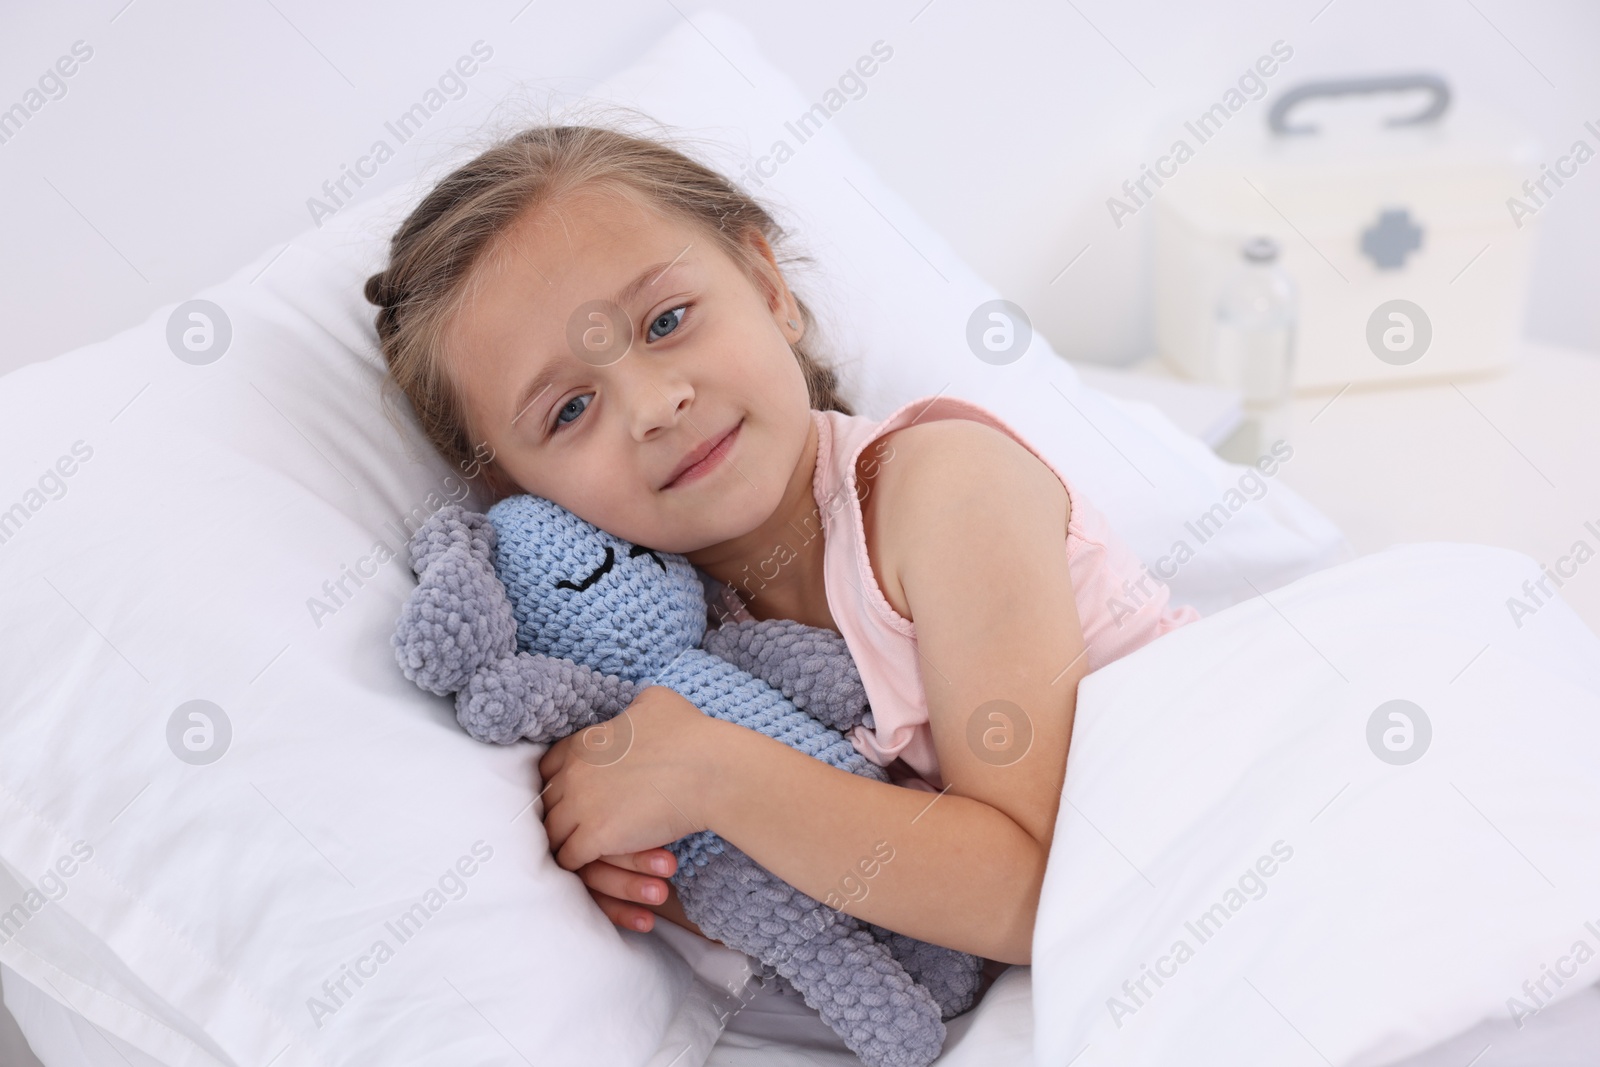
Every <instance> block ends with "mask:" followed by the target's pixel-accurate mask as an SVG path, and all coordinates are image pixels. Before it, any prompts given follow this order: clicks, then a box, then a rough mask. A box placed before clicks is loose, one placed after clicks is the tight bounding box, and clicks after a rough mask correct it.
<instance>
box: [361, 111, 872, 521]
mask: <svg viewBox="0 0 1600 1067" xmlns="http://www.w3.org/2000/svg"><path fill="white" fill-rule="evenodd" d="M595 183H607V184H610V185H612V186H614V187H620V188H621V189H623V190H627V191H632V192H636V193H638V194H640V195H641V196H642V198H643V199H645V200H646V201H647V202H649V203H651V204H654V205H658V206H659V207H660V208H661V209H662V211H663V212H664V213H666V214H669V215H671V216H673V217H676V218H680V219H683V220H685V221H688V222H690V223H692V224H696V225H698V226H700V227H701V228H702V229H704V230H705V231H706V233H707V234H708V235H709V236H710V237H711V238H712V239H713V240H714V241H715V242H716V244H717V246H718V247H720V248H721V249H722V250H723V251H724V252H725V253H727V254H728V255H729V257H730V258H732V259H733V260H734V262H736V263H738V264H739V265H740V266H741V267H742V268H743V269H744V270H745V272H746V274H747V275H749V276H750V278H751V280H752V281H753V282H757V283H758V284H759V280H758V277H757V274H756V271H757V270H758V266H757V263H756V258H759V257H758V254H757V253H756V251H755V249H754V247H753V246H752V244H751V243H750V234H751V233H752V231H753V232H754V233H757V234H759V235H760V236H761V237H763V238H764V239H765V240H766V242H767V244H768V247H769V248H771V249H773V250H774V251H773V254H774V258H775V259H779V261H780V262H784V263H789V262H806V259H805V257H803V256H797V255H792V254H789V255H783V256H781V258H780V256H779V253H778V251H777V250H778V249H780V248H781V247H782V245H783V242H784V240H785V238H786V237H787V233H786V231H785V230H784V229H783V228H782V227H781V226H780V225H779V224H778V223H777V222H776V221H775V220H774V219H773V217H772V215H771V214H769V213H768V211H767V210H766V209H765V208H764V207H763V206H762V205H761V204H760V203H758V202H757V201H756V200H755V199H753V198H752V197H750V196H748V195H746V194H745V193H744V192H743V191H741V190H740V189H739V188H738V187H737V186H735V185H734V184H733V183H732V182H730V181H728V180H727V179H726V178H724V177H723V176H722V175H721V174H719V173H717V172H716V171H715V170H713V169H711V168H709V167H707V166H704V165H702V164H701V163H699V162H696V161H695V160H694V159H691V158H690V157H689V156H687V155H685V154H684V153H683V152H680V151H679V150H677V149H676V148H673V147H671V146H670V145H668V144H666V143H664V141H663V140H658V139H654V138H649V137H636V136H633V135H631V134H628V133H623V132H620V131H617V130H613V129H607V128H604V127H600V126H592V125H538V126H532V127H529V128H527V129H523V130H521V131H520V132H518V133H515V134H512V135H510V136H508V137H505V138H503V139H501V140H499V141H498V142H496V143H494V144H493V145H491V146H490V147H489V148H488V149H486V150H485V151H484V152H482V153H481V154H480V155H478V156H477V157H476V158H475V159H473V160H472V161H471V162H469V163H467V164H465V165H464V166H461V167H459V168H458V169H456V170H455V171H453V172H452V173H450V174H449V175H448V176H446V177H445V178H444V179H443V180H442V181H440V182H439V183H438V184H437V185H436V186H435V187H434V188H433V189H432V191H430V192H429V193H428V195H427V196H425V197H424V198H423V199H422V202H421V203H420V204H418V205H417V207H416V208H415V209H414V210H413V211H412V212H411V214H410V215H409V216H407V217H406V220H405V221H404V222H403V223H401V224H400V227H399V229H398V230H396V231H395V234H394V236H393V238H392V239H391V240H390V243H389V263H388V266H387V267H385V268H384V269H383V270H381V271H379V272H378V273H376V274H374V275H372V276H371V277H370V278H368V279H367V284H366V288H365V293H366V298H367V300H369V301H370V302H371V303H373V304H376V305H377V306H378V308H379V310H378V313H377V317H376V325H377V329H378V341H379V344H380V346H381V348H382V350H383V356H384V360H385V361H386V363H387V364H388V368H389V376H388V378H387V379H386V381H385V390H384V394H385V398H386V400H387V399H390V398H392V393H393V390H395V389H398V391H399V392H400V393H403V394H404V395H405V397H406V398H407V399H408V400H409V401H410V402H411V407H412V410H413V411H414V412H415V414H416V417H417V420H418V422H419V423H420V425H421V428H422V432H423V434H424V435H425V436H426V437H427V439H428V441H429V443H430V444H431V445H432V446H433V447H434V448H435V449H436V450H437V451H438V452H439V454H440V455H441V456H443V457H444V459H445V460H447V461H448V462H450V463H451V464H452V465H453V466H456V467H458V468H459V469H461V470H463V471H471V473H470V474H468V477H469V478H474V477H476V476H477V475H478V474H485V475H487V478H486V479H485V481H486V483H487V487H488V488H489V489H490V491H491V493H492V494H493V495H505V494H507V493H514V492H516V491H517V490H516V489H515V488H514V487H513V486H511V485H510V483H509V480H508V479H506V478H504V475H503V472H501V471H500V470H499V469H498V468H497V467H496V466H495V465H494V464H493V462H492V459H491V460H490V463H489V465H487V466H485V465H483V464H482V462H481V461H482V459H483V458H484V457H482V456H481V455H480V454H479V453H478V452H477V451H475V449H474V445H473V443H472V441H471V440H470V437H469V429H468V423H467V416H466V410H465V408H464V406H463V404H462V398H461V395H460V392H459V390H458V389H457V388H456V386H455V385H454V383H453V382H452V381H451V379H450V377H449V376H448V374H447V373H446V367H445V362H444V359H443V341H444V338H445V334H446V330H447V328H448V326H449V323H450V322H451V320H452V318H453V317H454V315H455V314H456V312H457V311H458V310H459V308H460V306H461V304H462V302H463V299H464V297H465V296H466V295H467V291H468V288H469V283H470V282H471V280H472V278H473V270H474V267H475V266H476V265H477V263H478V261H479V260H480V259H481V258H482V257H483V255H484V253H485V251H486V250H487V249H488V248H490V247H491V245H492V244H493V243H494V240H495V238H496V237H497V236H498V235H500V234H501V233H503V232H504V231H505V230H506V229H507V227H508V226H510V225H511V223H512V222H513V221H514V220H515V219H516V218H517V217H518V216H520V215H521V214H522V213H523V212H524V211H527V210H529V209H531V208H533V207H534V206H535V205H542V204H548V203H551V202H552V201H555V200H557V199H559V198H561V197H563V196H565V195H567V194H570V193H572V192H573V191H575V190H578V189H581V188H585V187H588V186H590V185H593V184H595ZM795 303H796V304H797V305H798V307H799V309H800V319H801V323H802V326H803V329H802V340H801V341H799V342H796V343H794V344H793V345H791V347H792V348H793V350H794V355H795V359H796V360H798V361H799V364H800V369H801V371H802V373H803V375H804V377H805V382H806V389H807V392H808V394H809V397H810V403H811V407H813V408H815V409H817V410H823V411H826V410H833V411H839V412H843V413H844V414H846V415H849V414H854V412H853V411H852V409H851V407H850V405H849V404H848V402H847V401H846V400H845V398H844V397H843V395H842V394H841V391H840V385H839V380H838V375H837V374H836V373H835V372H834V370H833V368H832V367H831V366H830V365H829V364H828V363H826V362H824V361H823V360H821V359H820V358H819V357H818V356H817V355H816V353H815V352H813V351H812V350H811V348H810V347H809V345H808V344H807V341H808V339H810V338H813V337H815V336H817V334H818V330H817V323H816V320H815V318H814V316H813V315H812V313H811V310H810V309H809V308H808V307H807V306H806V304H805V302H804V301H802V300H801V299H800V298H799V296H797V295H796V296H795Z"/></svg>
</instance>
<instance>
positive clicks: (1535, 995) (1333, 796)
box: [1033, 544, 1600, 1067]
mask: <svg viewBox="0 0 1600 1067" xmlns="http://www.w3.org/2000/svg"><path fill="white" fill-rule="evenodd" d="M1540 577H1541V575H1540V573H1539V571H1538V569H1537V568H1536V567H1535V566H1534V564H1533V563H1532V561H1531V560H1529V559H1528V558H1527V557H1525V556H1521V555H1519V554H1516V553H1513V552H1508V551H1505V550H1501V549H1492V548H1484V547H1478V546H1470V545H1453V544H1427V545H1407V546H1401V547H1399V548H1394V549H1390V550H1388V551H1386V552H1382V553H1379V554H1377V555H1374V556H1369V557H1366V558H1363V559H1360V560H1357V561H1355V562H1352V563H1348V564H1344V565H1341V566H1338V567H1335V568H1332V569H1329V570H1326V571H1323V572H1321V573H1318V574H1315V575H1312V576H1310V577H1308V578H1304V579H1302V580H1300V581H1298V582H1296V583H1294V584H1292V585H1290V586H1288V587H1286V588H1283V589H1280V590H1277V591H1275V592H1272V593H1269V594H1268V597H1267V598H1266V599H1256V600H1252V601H1249V602H1246V603H1244V604H1240V605H1237V606H1235V607H1233V608H1230V609H1228V610H1226V611H1222V612H1219V613H1217V614H1216V615H1213V616H1211V617H1209V618H1207V619H1204V620H1202V621H1200V622H1198V623H1195V624H1193V625H1191V626H1189V627H1186V628H1185V629H1183V630H1180V631H1178V632H1176V633H1174V634H1171V635H1169V636H1167V637H1165V638H1162V639H1161V640H1160V641H1157V642H1155V643H1153V644H1151V645H1149V646H1147V647H1145V648H1144V649H1142V650H1140V651H1139V652H1137V653H1135V654H1133V655H1131V656H1128V657H1126V658H1125V659H1123V660H1120V661H1118V662H1116V663H1114V664H1111V665H1110V666H1108V667H1107V668H1105V669H1104V670H1101V671H1098V672H1096V673H1095V674H1093V675H1091V676H1090V677H1088V678H1086V679H1085V680H1084V682H1083V684H1082V686H1081V687H1080V690H1079V700H1078V711H1077V721H1076V725H1075V728H1074V733H1073V740H1072V750H1071V755H1070V757H1069V762H1068V768H1067V780H1066V787H1065V790H1064V794H1063V801H1062V805H1061V812H1060V815H1059V818H1058V820H1057V824H1056V831H1055V839H1054V844H1053V847H1052V852H1051V858H1050V865H1049V868H1048V871H1047V873H1046V878H1045V883H1044V888H1043V897H1042V902H1041V905H1040V909H1039V916H1038V924H1037V927H1036V931H1035V939H1034V955H1033V971H1034V974H1033V988H1034V1018H1035V1020H1036V1026H1037V1031H1036V1039H1035V1040H1036V1044H1035V1059H1036V1062H1038V1063H1040V1064H1055V1065H1061V1067H1065V1065H1067V1064H1069V1063H1070V1064H1073V1065H1074V1067H1094V1065H1099V1064H1108V1065H1109V1064H1184V1065H1185V1067H1193V1065H1196V1064H1212V1063H1215V1064H1228V1065H1231V1067H1237V1065H1248V1064H1263V1065H1266V1064H1271V1065H1273V1067H1284V1065H1295V1064H1308V1065H1309V1064H1323V1063H1325V1064H1329V1065H1338V1067H1344V1065H1347V1064H1349V1065H1365V1064H1374V1065H1375V1064H1382V1063H1387V1062H1390V1061H1393V1060H1395V1059H1398V1058H1400V1057H1402V1056H1405V1055H1408V1054H1410V1053H1412V1052H1415V1051H1417V1050H1419V1049H1422V1048H1424V1047H1426V1046H1428V1045H1431V1044H1434V1043H1436V1042H1438V1041H1440V1040H1442V1039H1444V1038H1447V1037H1449V1036H1450V1035H1451V1034H1453V1033H1456V1032H1458V1031H1461V1030H1465V1029H1467V1028H1468V1027H1470V1026H1472V1025H1473V1024H1474V1023H1476V1022H1478V1021H1479V1020H1480V1019H1485V1018H1491V1019H1492V1018H1495V1017H1499V1018H1502V1019H1508V1020H1513V1021H1517V1022H1522V1023H1526V1022H1527V1021H1528V1020H1530V1019H1532V1018H1534V1017H1536V1015H1537V1013H1538V1012H1539V1011H1541V1010H1542V1009H1544V1008H1546V1007H1548V1006H1549V1005H1550V1004H1552V1003H1555V1002H1556V1001H1558V1000H1561V999H1564V998H1565V997H1567V996H1570V995H1572V994H1574V993H1577V992H1579V991H1580V990H1581V989H1583V988H1584V987H1585V986H1587V985H1589V984H1592V983H1593V982H1594V981H1595V980H1596V979H1597V978H1600V955H1597V951H1600V892H1597V890H1600V847H1596V846H1597V844H1600V767H1597V764H1600V641H1597V640H1596V638H1595V635H1594V634H1592V633H1590V632H1589V631H1588V630H1587V629H1586V628H1585V627H1584V625H1583V624H1582V622H1580V621H1579V620H1578V618H1577V617H1576V616H1575V615H1574V614H1573V613H1572V612H1571V610H1570V609H1568V608H1567V607H1566V605H1565V604H1563V603H1562V602H1560V601H1559V600H1552V599H1548V598H1546V597H1543V596H1542V595H1541V596H1539V597H1538V601H1539V603H1538V604H1537V606H1536V610H1535V611H1534V613H1533V614H1531V615H1528V614H1526V613H1523V612H1520V611H1519V612H1518V613H1517V614H1516V615H1513V613H1512V611H1511V610H1509V608H1508V606H1507V601H1508V599H1509V598H1512V597H1516V598H1517V599H1518V600H1520V601H1521V602H1522V603H1523V604H1524V605H1528V604H1532V603H1533V601H1532V600H1530V598H1529V595H1528V591H1527V590H1526V589H1525V588H1524V584H1523V583H1524V582H1525V581H1532V582H1535V583H1536V582H1537V581H1538V580H1539V579H1540ZM1534 592H1535V593H1537V592H1538V590H1537V588H1536V587H1535V589H1534ZM1396 700H1401V701H1407V702H1410V704H1409V706H1408V705H1391V704H1389V702H1391V701H1396ZM1380 707H1382V710H1381V711H1380ZM1416 709H1421V714H1418V713H1417V710H1416ZM1392 713H1393V714H1399V715H1400V717H1398V718H1393V717H1391V714H1392ZM1424 720H1425V721H1424ZM1419 753H1420V755H1418V754H1419ZM1408 759H1409V762H1407V760H1408Z"/></svg>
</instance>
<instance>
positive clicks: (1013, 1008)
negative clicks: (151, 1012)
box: [0, 964, 1600, 1067]
mask: <svg viewBox="0 0 1600 1067" xmlns="http://www.w3.org/2000/svg"><path fill="white" fill-rule="evenodd" d="M0 986H3V987H4V989H5V1006H6V1008H7V1010H9V1011H10V1012H11V1013H12V1014H13V1015H14V1016H16V1018H17V1023H18V1026H19V1027H20V1028H21V1029H22V1031H23V1033H24V1035H25V1036H26V1037H27V1038H28V1043H29V1044H30V1045H31V1046H32V1047H33V1050H34V1053H35V1054H36V1055H37V1056H38V1057H39V1061H40V1062H41V1063H43V1064H44V1067H164V1065H163V1064H161V1063H160V1062H159V1061H157V1060H155V1059H152V1058H151V1057H149V1056H146V1055H145V1054H144V1053H142V1052H140V1051H139V1050H138V1049H135V1048H134V1047H133V1046H131V1045H129V1044H127V1043H126V1042H122V1041H118V1040H117V1039H116V1038H115V1037H112V1036H109V1035H106V1034H104V1033H102V1032H100V1031H98V1030H96V1029H95V1028H94V1026H93V1025H92V1024H91V1023H89V1022H88V1020H86V1019H84V1018H83V1016H81V1015H79V1014H78V1013H76V1012H74V1011H72V1010H71V1009H69V1008H67V1007H65V1006H64V1005H62V1004H60V1003H59V1002H57V1001H56V1000H55V999H54V998H52V997H50V996H48V995H47V994H45V993H44V992H42V991H40V990H38V989H35V988H34V987H33V986H32V985H30V984H29V983H28V982H27V981H25V980H24V979H23V978H22V977H21V976H19V975H18V974H17V973H16V972H15V971H12V970H10V969H9V968H7V967H5V965H3V964H0ZM702 991H703V992H705V993H707V994H710V993H711V990H710V988H709V987H708V986H704V985H703V983H702ZM946 1026H947V1028H948V1030H949V1037H948V1039H947V1042H946V1044H945V1051H944V1055H943V1056H941V1057H940V1058H939V1059H938V1061H937V1067H1033V1061H1032V1058H1031V1056H1032V1053H1031V1051H1030V1045H1031V1043H1032V1038H1033V974H1032V968H1029V967H1012V968H1011V969H1010V970H1008V971H1006V972H1005V973H1004V974H1002V975H1001V976H1000V977H999V978H997V979H996V980H995V983H994V985H992V986H991V987H990V988H989V990H988V992H986V993H985V994H984V997H983V1000H982V1002H981V1003H980V1004H979V1005H978V1006H977V1008H975V1009H973V1010H972V1011H970V1012H968V1013H967V1014H965V1015H962V1016H960V1017H958V1018H955V1019H952V1020H950V1021H949V1022H948V1023H947V1024H946ZM1596 1050H1600V987H1597V986H1590V987H1589V988H1588V989H1586V990H1584V991H1583V992H1582V993H1580V994H1578V995H1577V996H1573V997H1569V998H1568V999H1566V1000H1564V1001H1561V1002H1559V1003H1557V1004H1554V1005H1552V1006H1551V1007H1550V1008H1548V1009H1547V1010H1545V1011H1543V1012H1540V1013H1539V1014H1538V1015H1537V1016H1536V1017H1534V1018H1533V1019H1532V1020H1530V1021H1529V1022H1528V1023H1527V1025H1525V1026H1524V1027H1523V1028H1522V1029H1521V1030H1520V1031H1519V1030H1518V1029H1517V1028H1516V1027H1515V1026H1514V1025H1513V1024H1512V1023H1511V1021H1510V1020H1509V1019H1503V1020H1496V1021H1493V1022H1485V1023H1482V1024H1480V1025H1478V1026H1477V1027H1474V1028H1473V1029H1472V1030H1469V1031H1467V1032H1466V1033H1463V1034H1460V1035H1457V1036H1456V1037H1454V1038H1451V1039H1450V1040H1448V1041H1445V1042H1443V1043H1441V1044H1439V1045H1436V1046H1434V1047H1433V1048H1431V1049H1429V1050H1428V1051H1426V1052H1424V1053H1422V1054H1420V1055H1418V1056H1415V1057H1412V1058H1410V1059H1407V1060H1404V1061H1401V1062H1399V1063H1396V1064H1394V1065H1392V1067H1462V1065H1463V1064H1467V1063H1471V1064H1472V1065H1473V1067H1591V1065H1592V1064H1593V1063H1594V1062H1595V1059H1596ZM1474 1057H1477V1058H1476V1059H1474ZM1195 1062H1196V1063H1197V1064H1204V1063H1205V1058H1204V1056H1203V1055H1201V1056H1197V1058H1196V1060H1195ZM859 1063H860V1061H859V1060H857V1059H856V1057H855V1056H854V1054H852V1053H851V1052H849V1051H848V1050H847V1049H845V1047H844V1045H843V1043H841V1042H840V1041H839V1039H838V1036H837V1035H836V1034H834V1032H833V1031H832V1030H830V1029H828V1027H827V1026H826V1025H825V1024H824V1023H823V1022H822V1020H821V1019H820V1018H819V1017H818V1016H817V1013H816V1012H815V1011H813V1010H812V1009H810V1008H808V1007H806V1006H805V1004H804V1002H803V1001H801V1000H800V999H799V998H798V997H795V996H792V995H788V994H784V993H780V992H777V991H776V988H775V987H763V988H761V989H760V990H758V991H757V993H756V995H755V996H753V997H750V998H749V999H748V1000H747V1002H746V1004H745V1006H744V1007H743V1008H742V1009H740V1010H739V1011H738V1012H737V1013H736V1014H735V1015H733V1016H732V1017H731V1018H730V1019H729V1021H728V1026H727V1029H725V1030H724V1031H723V1032H722V1035H721V1037H720V1038H718V1040H717V1043H716V1045H715V1046H714V1047H713V1048H712V1050H711V1056H710V1058H709V1059H707V1060H706V1065H707V1067H856V1065H857V1064H859ZM5 1067H23V1065H20V1064H13V1063H10V1062H7V1063H6V1064H5Z"/></svg>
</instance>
